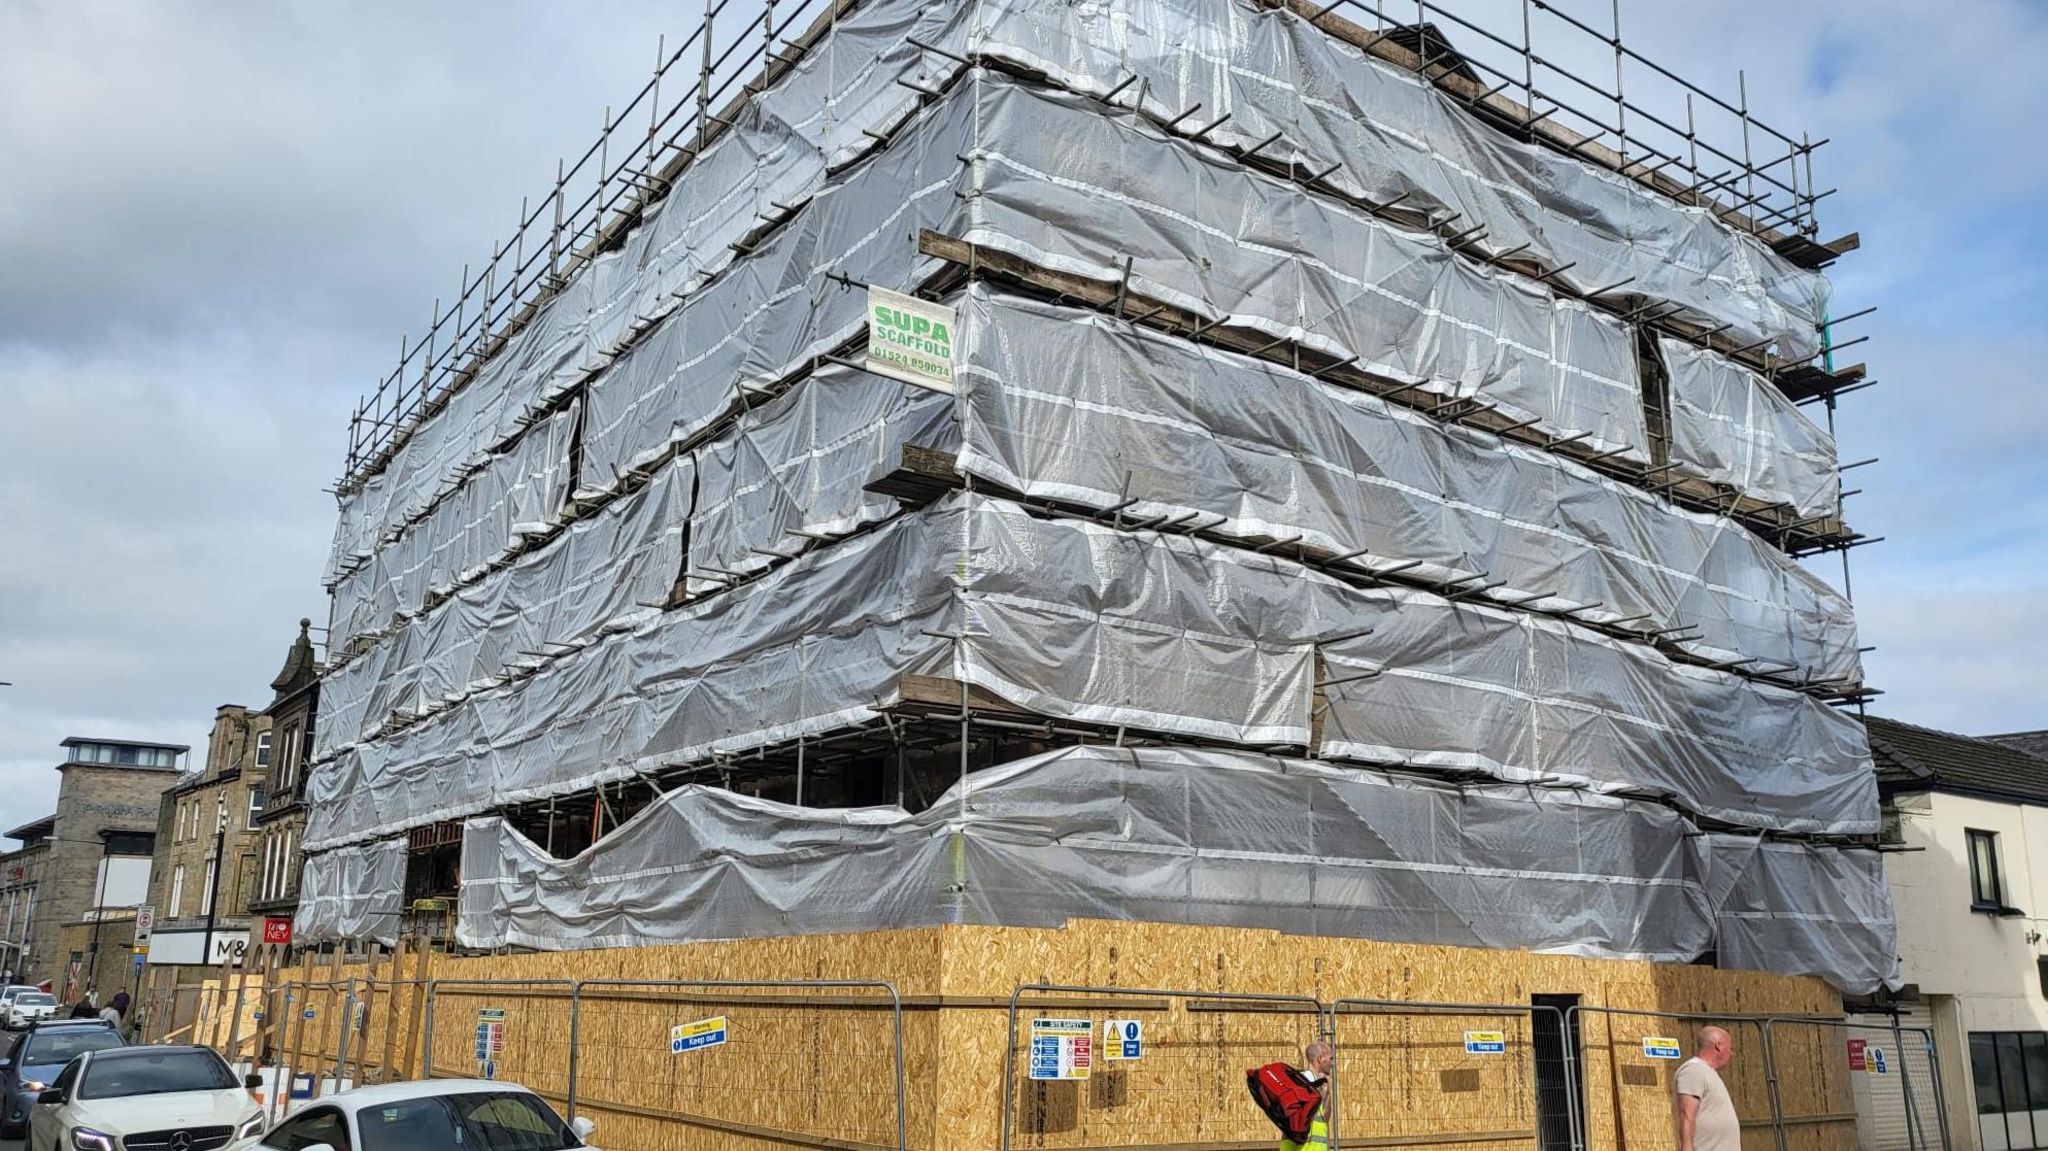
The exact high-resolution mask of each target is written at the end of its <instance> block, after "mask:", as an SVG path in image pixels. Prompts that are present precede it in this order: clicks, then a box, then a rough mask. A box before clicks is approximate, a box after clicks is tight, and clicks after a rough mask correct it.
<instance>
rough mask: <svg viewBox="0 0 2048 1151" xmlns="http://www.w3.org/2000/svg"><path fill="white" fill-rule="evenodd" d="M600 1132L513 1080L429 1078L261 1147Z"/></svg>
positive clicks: (425, 1150)
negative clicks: (564, 1116)
mask: <svg viewBox="0 0 2048 1151" xmlns="http://www.w3.org/2000/svg"><path fill="white" fill-rule="evenodd" d="M596 1127H597V1124H595V1123H592V1122H591V1121H590V1120H588V1119H585V1118H582V1117H581V1116H578V1117H577V1118H576V1119H574V1120H572V1121H570V1122H567V1123H564V1122H563V1121H562V1117H561V1116H559V1115H557V1114H555V1109H554V1108H552V1107H550V1106H548V1104H547V1101H546V1100H544V1099H542V1098H541V1097H540V1096H538V1095H535V1094H534V1093H533V1092H531V1091H528V1090H527V1089H526V1088H524V1087H521V1086H519V1085H517V1084H514V1083H503V1082H495V1081H492V1080H487V1079H428V1080H425V1081H422V1082H415V1083H386V1084H382V1085H380V1086H376V1087H358V1088H356V1089H355V1090H353V1091H342V1092H338V1093H336V1094H333V1095H329V1096H327V1097H326V1098H324V1099H316V1100H314V1101H313V1102H311V1103H308V1104H305V1105H304V1106H302V1107H300V1108H299V1110H297V1111H294V1112H292V1113H291V1114H290V1115H289V1116H286V1117H285V1119H284V1121H283V1122H281V1123H279V1124H278V1125H277V1126H275V1127H272V1128H271V1129H270V1130H269V1131H268V1132H266V1133H265V1134H264V1136H263V1138H262V1139H260V1140H258V1141H257V1144H256V1146H257V1147H259V1148H265V1149H267V1151H447V1149H448V1148H460V1147H474V1148H492V1147H500V1148H512V1147H516V1148H518V1149H519V1151H568V1149H570V1148H575V1147H587V1146H589V1144H587V1143H585V1142H584V1140H586V1139H588V1138H590V1133H591V1132H592V1131H593V1130H595V1129H596ZM30 1151H38V1149H36V1148H33V1147H32V1148H30ZM65 1151H70V1149H65ZM84 1151H99V1149H97V1148H91V1149H84ZM108 1151H111V1149H108ZM126 1151H136V1148H135V1145H134V1144H133V1143H129V1144H128V1145H127V1147H126ZM195 1151H196V1148H195Z"/></svg>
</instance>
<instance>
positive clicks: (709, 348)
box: [578, 98, 974, 494]
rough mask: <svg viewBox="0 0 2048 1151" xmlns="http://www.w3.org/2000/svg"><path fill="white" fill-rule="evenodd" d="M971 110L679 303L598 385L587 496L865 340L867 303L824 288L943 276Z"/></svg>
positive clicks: (898, 284) (958, 216) (593, 388)
mask: <svg viewBox="0 0 2048 1151" xmlns="http://www.w3.org/2000/svg"><path fill="white" fill-rule="evenodd" d="M973 113H974V105H973V102H972V101H971V100H968V99H964V98H956V99H953V100H949V101H947V102H946V103H945V104H943V105H941V106H940V107H939V108H937V109H934V110H933V111H932V112H931V113H930V114H929V118H928V119H927V120H926V121H925V122H924V123H923V124H922V125H921V127H920V128H919V129H918V130H916V131H914V132H907V133H906V134H905V135H904V136H902V137H900V138H899V139H898V140H896V141H895V142H894V143H893V144H892V145H891V146H890V147H889V148H888V149H887V150H886V151H883V152H881V153H880V154H878V155H876V156H874V157H872V158H870V159H869V160H867V161H865V162H863V163H862V164H861V165H860V166H859V167H858V168H857V169H856V170H854V171H853V172H852V173H850V174H849V175H847V176H846V178H845V179H844V180H843V181H841V182H839V183H835V184H833V185H832V186H830V187H829V188H827V189H825V190H824V191H822V192H820V193H819V194H818V195H816V196H814V197H813V198H812V199H811V200H810V201H809V202H808V203H806V204H805V206H804V207H803V208H802V210H801V211H800V212H799V213H798V214H797V216H796V217H795V218H794V219H793V220H791V221H790V222H789V223H788V224H786V225H784V226H783V227H781V228H779V229H777V230H776V231H775V232H773V233H772V234H770V235H769V236H768V237H766V238H765V239H763V240H762V241H761V242H760V244H758V245H757V246H756V247H754V248H753V249H751V250H750V251H749V253H748V255H747V258H746V259H745V260H744V261H741V262H739V263H737V264H733V265H731V266H729V267H727V268H726V269H725V270H724V271H723V272H722V273H721V274H720V275H718V276H717V277H716V278H714V279H711V280H710V281H708V282H707V283H705V284H704V285H702V286H701V287H700V288H699V289H698V290H696V291H695V292H692V293H691V294H690V295H689V296H688V297H686V298H685V299H683V300H682V302H681V303H680V304H679V305H678V306H677V308H676V309H675V311H674V313H673V314H671V315H669V316H668V317H667V318H666V319H665V320H664V321H663V323H662V325H661V327H660V328H658V329H656V330H655V331H654V332H653V334H652V335H650V336H648V337H647V338H646V339H645V340H643V341H642V342H640V343H638V344H636V345H634V347H633V348H632V349H631V350H630V351H629V352H628V353H627V354H625V355H624V356H621V357H620V358H619V359H618V361H617V362H616V363H614V364H612V365H611V367H610V368H608V369H607V370H606V371H604V372H602V373H600V374H599V375H598V376H597V377H596V378H594V379H593V380H592V381H591V382H590V385H589V390H588V392H587V397H588V401H587V402H588V404H589V419H588V421H587V423H586V425H585V428H586V430H585V434H584V440H583V467H582V471H581V474H580V476H579V481H578V489H579V491H580V492H582V493H583V494H596V493H599V492H602V491H605V490H608V489H609V488H611V487H612V486H614V485H615V484H616V483H617V477H618V476H619V475H620V474H621V473H623V472H625V471H626V470H628V469H630V468H634V467H638V466H641V465H643V464H644V463H645V462H646V461H648V460H650V459H653V458H656V457H658V456H659V455H660V454H661V453H663V452H665V451H667V450H669V448H670V447H671V445H673V444H674V443H676V442H678V441H683V440H688V439H690V438H691V437H692V436H694V435H696V434H697V433H699V432H701V431H703V430H704V429H705V428H707V427H710V426H711V425H712V424H714V423H716V422H717V421H718V420H720V419H721V418H723V417H724V416H725V415H726V413H727V412H728V411H729V410H731V409H732V408H734V407H735V406H736V405H738V404H740V403H742V402H743V401H744V392H743V388H745V387H747V386H750V385H761V384H767V383H771V382H773V381H776V380H779V379H781V378H783V377H785V376H787V375H789V374H791V373H792V372H795V371H798V370H800V369H802V368H803V367H805V366H806V365H807V364H808V363H809V361H810V360H812V358H814V357H816V356H818V355H820V354H823V353H827V352H830V351H832V350H833V349H834V348H836V347H838V346H839V345H841V344H844V343H846V342H847V341H848V340H850V339H853V338H854V337H855V336H857V335H859V334H860V333H861V331H863V330H864V324H865V322H866V314H867V306H866V304H867V301H866V296H865V294H864V293H862V292H859V291H854V290H849V289H847V288H846V287H844V286H843V285H842V284H840V283H836V282H834V281H832V280H829V279H827V278H826V276H827V274H828V273H832V274H839V275H844V276H848V277H851V278H852V279H853V280H856V281H861V282H866V283H873V284H879V285H882V286H885V287H889V288H894V289H897V290H909V289H911V288H913V287H914V286H916V284H917V282H918V281H919V280H921V279H922V278H923V277H924V276H925V275H927V274H928V273H929V272H930V271H931V270H932V269H933V268H934V267H936V264H935V262H934V261H932V260H931V259H929V258H927V257H923V256H920V255H919V254H918V251H917V244H916V240H915V237H916V234H917V232H918V230H919V229H921V228H932V229H936V230H938V231H942V232H958V231H960V230H962V229H963V228H964V227H965V221H966V216H967V211H968V209H967V201H966V200H965V199H963V197H964V196H965V195H966V194H967V193H968V191H969V190H970V188H971V185H970V183H969V176H970V173H969V170H968V168H967V166H966V165H964V164H963V163H962V162H961V161H960V159H959V153H960V152H961V151H962V150H963V149H964V148H965V147H966V146H967V141H968V140H969V139H970V138H971V135H972V131H973V127H972V125H973Z"/></svg>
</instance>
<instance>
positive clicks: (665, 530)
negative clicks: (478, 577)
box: [315, 365, 958, 758]
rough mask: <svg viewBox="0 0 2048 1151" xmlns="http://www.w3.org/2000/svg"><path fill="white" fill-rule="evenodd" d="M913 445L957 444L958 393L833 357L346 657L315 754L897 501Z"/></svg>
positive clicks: (626, 623)
mask: <svg viewBox="0 0 2048 1151" xmlns="http://www.w3.org/2000/svg"><path fill="white" fill-rule="evenodd" d="M911 443H915V444H922V445H926V446H936V447H940V448H943V449H944V450H947V451H951V450H953V449H954V448H956V447H957V443H958V432H957V430H956V425H955V423H954V419H953V401H952V398H951V397H949V396H943V395H939V394H937V393H934V392H929V391H926V390H924V389H921V388H916V387H913V386H911V385H908V384H903V383H899V382H897V381H894V380H888V379H884V378H882V377H879V376H873V375H869V374H868V373H866V372H861V371H856V370H853V369H849V368H845V367H840V366H837V365H827V366H825V367H822V368H821V369H820V370H819V371H818V372H817V373H816V374H815V375H813V376H810V377H807V378H805V379H802V380H799V381H798V382H797V383H796V384H795V386H794V387H792V388H791V390H790V391H788V392H787V393H785V394H783V395H782V396H780V397H777V398H775V399H773V400H771V401H769V402H767V403H765V404H761V405H760V406H758V407H753V408H750V409H747V410H746V411H744V412H743V413H742V414H741V415H740V416H738V417H737V419H736V421H735V423H734V425H733V426H732V427H731V428H729V429H727V430H726V431H725V432H723V433H722V434H721V436H720V438H719V439H717V440H715V441H712V442H710V443H707V444H705V445H703V446H702V447H700V448H698V449H696V450H695V451H694V452H691V453H689V454H687V455H684V456H682V457H679V458H678V459H676V460H674V461H672V462H671V463H670V464H668V465H665V466H662V467H661V468H659V469H658V470H657V471H655V472H654V473H653V474H652V476H651V479H650V481H649V483H648V484H647V485H646V486H645V487H643V488H641V489H638V490H636V491H633V492H631V493H629V494H627V495H625V496H622V497H620V498H619V499H618V500H617V501H615V502H614V503H612V504H610V505H607V506H606V507H605V508H604V509H603V510H601V511H600V512H598V513H597V514H595V515H594V516H592V517H590V518H589V519H586V520H581V521H578V522H576V523H574V524H571V525H570V526H569V527H567V528H565V529H564V530H563V531H562V532H561V533H560V534H559V535H558V536H556V537H555V538H553V539H550V540H548V541H547V542H546V543H545V544H544V545H542V546H541V547H540V548H539V549H537V550H536V551H535V552H534V553H532V554H530V555H526V556H522V557H520V559H518V560H517V561H515V562H514V563H512V564H511V565H508V566H507V567H506V568H504V569H502V570H499V571H495V572H492V573H490V574H489V575H488V576H486V577H485V579H484V580H483V581H482V582H481V583H479V584H477V585H475V586H472V587H468V588H464V589H463V590H462V591H461V592H460V593H458V594H457V596H456V597H455V599H454V600H451V601H449V602H447V603H444V604H442V605H440V606H438V607H437V608H435V609H434V610H433V611H431V612H429V613H427V614H426V615H425V616H422V617H420V618H418V619H414V620H409V621H406V622H405V623H404V624H402V625H401V626H400V627H398V628H397V629H396V630H395V631H394V632H393V633H392V634H390V635H387V636H385V637H384V638H383V639H382V640H380V641H379V643H378V644H376V645H375V646H373V647H371V648H369V649H368V650H366V651H363V652H361V653H358V654H357V655H355V656H354V657H353V658H352V659H351V660H349V661H348V662H347V663H344V664H342V665H341V666H339V667H337V668H336V669H334V670H333V671H332V672H331V673H330V674H329V676H328V686H327V688H326V691H325V694H324V695H323V697H322V700H321V705H322V718H321V724H320V729H319V735H318V741H317V745H316V747H315V757H316V758H325V757H327V756H330V755H332V754H333V753H334V752H335V751H337V750H338V749H340V748H342V747H344V746H346V745H348V744H351V743H354V742H355V741H357V740H359V739H363V738H367V737H373V736H374V735H375V734H376V733H377V731H378V730H379V729H380V728H381V727H382V725H383V723H384V722H385V721H386V719H387V718H388V717H390V716H392V715H393V714H394V713H395V714H397V715H398V716H400V717H401V718H410V717H411V716H412V715H414V714H416V713H418V712H419V711H421V710H423V709H425V708H429V707H437V706H445V705H446V704H448V703H450V702H453V701H454V700H456V699H459V698H461V697H462V696H465V695H467V694H469V693H471V692H474V691H478V690H482V689H483V688H486V687H490V686H492V685H494V684H496V683H498V682H501V681H502V680H504V679H505V678H506V677H507V676H509V675H512V674H517V673H518V672H520V671H521V670H522V669H524V668H528V667H531V666H533V665H535V664H537V663H538V662H541V661H543V660H545V659H548V658H552V657H554V656H556V655H559V654H560V653H561V651H562V650H563V649H564V648H565V647H572V646H576V645H580V644H582V643H584V642H586V641H588V640H589V639H590V638H591V637H593V636H595V635H597V634H599V633H601V632H602V631H605V630H612V629H617V628H621V627H630V626H632V625H633V624H634V623H636V622H638V621H641V620H644V619H646V618H648V617H650V616H651V615H652V614H653V612H654V610H655V606H656V605H658V604H659V603H661V602H664V601H666V600H667V599H668V598H669V595H670V592H671V590H672V588H673V586H674V585H675V584H676V582H677V581H678V580H680V579H681V578H682V577H683V575H684V573H685V571H686V570H695V571H696V572H697V573H698V574H697V575H696V576H695V577H694V578H693V579H692V580H691V583H690V590H691V591H693V592H704V591H711V590H715V589H717V588H719V587H722V586H724V585H725V584H727V583H730V582H731V580H732V578H734V577H733V575H732V574H731V573H739V572H751V571H753V570H754V569H757V568H759V567H762V566H764V565H766V564H767V563H768V562H769V561H770V559H771V554H770V553H779V554H783V555H785V556H786V555H787V554H788V553H790V552H791V551H794V550H799V549H801V548H803V547H804V546H806V545H807V544H810V543H812V542H814V541H815V540H816V539H817V538H818V537H821V536H837V535H843V534H846V533H848V532H852V531H855V530H858V529H859V528H861V527H863V526H866V525H868V524H871V523H874V522H876V521H878V520H881V519H884V518H886V517H888V516H890V515H893V514H895V512H896V510H897V507H898V505H897V503H896V501H895V500H894V499H893V498H890V497H888V496H882V495H876V494H873V493H870V492H868V491H866V490H864V489H865V488H866V486H867V485H868V484H869V483H870V482H872V481H873V480H875V479H876V478H877V477H879V476H881V475H884V474H886V473H888V472H889V471H890V470H892V469H893V468H895V466H896V463H897V460H898V459H899V458H900V456H901V452H902V449H903V446H904V445H905V444H911ZM686 540H687V541H688V546H689V551H690V557H689V560H688V566H687V568H686V565H685V562H684V556H683V547H684V541H686Z"/></svg>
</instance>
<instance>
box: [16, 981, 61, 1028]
mask: <svg viewBox="0 0 2048 1151" xmlns="http://www.w3.org/2000/svg"><path fill="white" fill-rule="evenodd" d="M6 1012H7V1014H6V1025H7V1030H9V1031H21V1030H24V1029H26V1028H27V1027H28V1025H29V1024H31V1023H34V1022H35V1021H36V1020H38V1019H48V1018H50V1017H52V1016H54V1015H56V1014H57V997H56V996H54V995H52V994H50V993H49V992H47V991H35V990H29V991H24V992H22V993H21V994H19V995H17V996H15V997H14V998H13V999H10V1000H8V1001H7V1008H6Z"/></svg>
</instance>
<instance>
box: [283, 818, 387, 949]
mask: <svg viewBox="0 0 2048 1151" xmlns="http://www.w3.org/2000/svg"><path fill="white" fill-rule="evenodd" d="M404 912H405V840H404V838H402V837H401V838H398V839H387V840H384V841H382V842H379V843H364V844H358V845H356V846H353V847H343V848H337V849H336V850H333V851H326V852H322V853H320V854H318V855H308V856H307V857H306V866H305V871H304V873H303V875H302V877H301V879H300V881H299V906H298V912H297V914H296V915H295V916H294V921H293V924H292V934H293V936H294V940H295V942H299V943H324V942H327V941H329V940H342V939H374V940H376V941H378V942H379V943H382V944H384V945H385V946H386V947H396V946H398V934H399V927H400V925H401V919H402V916H403V915H404Z"/></svg>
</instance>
